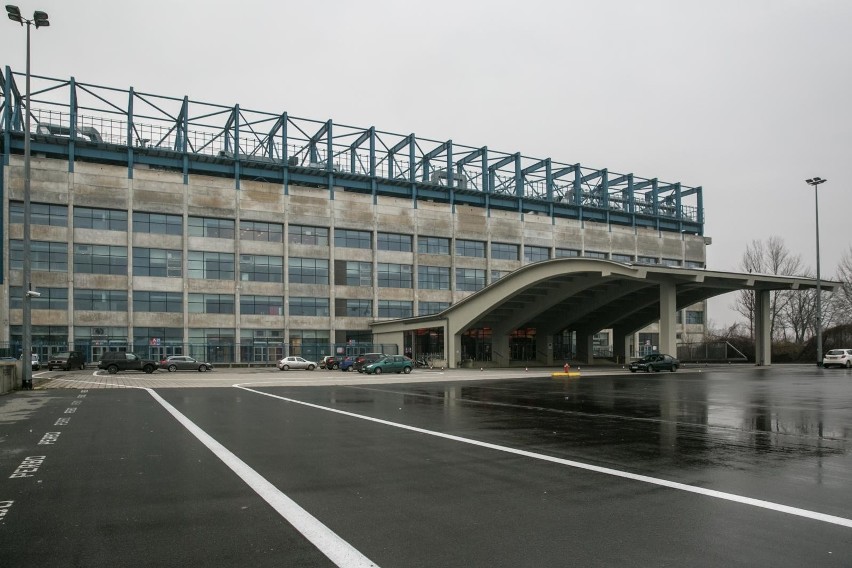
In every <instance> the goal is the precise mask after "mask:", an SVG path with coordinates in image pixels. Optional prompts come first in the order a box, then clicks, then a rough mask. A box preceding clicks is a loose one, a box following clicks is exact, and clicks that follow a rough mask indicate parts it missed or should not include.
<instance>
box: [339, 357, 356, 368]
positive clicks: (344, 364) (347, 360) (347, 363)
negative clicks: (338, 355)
mask: <svg viewBox="0 0 852 568" xmlns="http://www.w3.org/2000/svg"><path fill="white" fill-rule="evenodd" d="M355 359H356V357H355V356H354V355H350V356H349V357H344V358H343V359H341V360H340V363H339V364H338V365H339V367H340V370H341V371H351V370H352V366H353V365H354V364H355Z"/></svg>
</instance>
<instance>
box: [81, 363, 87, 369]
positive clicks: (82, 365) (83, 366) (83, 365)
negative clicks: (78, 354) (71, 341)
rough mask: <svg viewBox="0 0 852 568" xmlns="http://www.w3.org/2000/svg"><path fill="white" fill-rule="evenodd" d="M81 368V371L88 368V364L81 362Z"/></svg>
mask: <svg viewBox="0 0 852 568" xmlns="http://www.w3.org/2000/svg"><path fill="white" fill-rule="evenodd" d="M80 370H81V371H84V370H86V364H85V363H80Z"/></svg>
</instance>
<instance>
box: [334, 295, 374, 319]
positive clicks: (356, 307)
mask: <svg viewBox="0 0 852 568" xmlns="http://www.w3.org/2000/svg"><path fill="white" fill-rule="evenodd" d="M335 307H336V308H337V311H336V315H337V316H340V317H348V318H369V317H372V315H373V301H372V300H353V299H349V298H346V299H342V298H339V299H337V300H336V301H335Z"/></svg>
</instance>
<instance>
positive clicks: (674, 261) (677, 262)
mask: <svg viewBox="0 0 852 568" xmlns="http://www.w3.org/2000/svg"><path fill="white" fill-rule="evenodd" d="M681 264H682V263H681V261H680V260H678V259H676V258H664V259H663V265H664V266H680V265H681Z"/></svg>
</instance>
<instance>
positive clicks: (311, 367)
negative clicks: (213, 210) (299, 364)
mask: <svg viewBox="0 0 852 568" xmlns="http://www.w3.org/2000/svg"><path fill="white" fill-rule="evenodd" d="M314 369H316V367H314V366H313V365H308V371H313V370H314Z"/></svg>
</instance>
